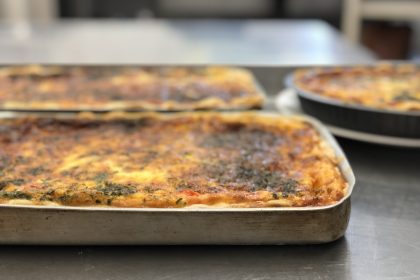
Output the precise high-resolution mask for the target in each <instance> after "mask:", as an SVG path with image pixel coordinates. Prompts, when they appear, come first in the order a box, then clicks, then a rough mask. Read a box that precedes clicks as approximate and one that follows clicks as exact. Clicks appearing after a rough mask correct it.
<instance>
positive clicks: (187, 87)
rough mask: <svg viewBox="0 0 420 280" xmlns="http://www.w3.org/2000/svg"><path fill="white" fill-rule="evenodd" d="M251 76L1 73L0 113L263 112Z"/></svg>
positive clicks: (173, 70) (65, 70)
mask: <svg viewBox="0 0 420 280" xmlns="http://www.w3.org/2000/svg"><path fill="white" fill-rule="evenodd" d="M263 102H264V95H263V93H262V92H261V90H260V89H259V88H258V86H257V84H256V81H255V79H254V77H253V75H252V74H251V73H250V72H249V71H247V70H245V69H242V68H234V67H128V66H126V67H123V66H121V67H119V66H110V67H100V66H83V67H77V66H39V65H33V66H13V67H3V68H0V109H7V110H35V111H36V110H40V111H44V110H68V111H115V110H145V111H172V110H173V111H178V110H200V109H248V108H261V107H262V105H263Z"/></svg>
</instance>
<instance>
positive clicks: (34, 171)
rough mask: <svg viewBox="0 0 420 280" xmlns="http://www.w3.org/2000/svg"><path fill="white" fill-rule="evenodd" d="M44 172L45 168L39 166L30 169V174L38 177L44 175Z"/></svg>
mask: <svg viewBox="0 0 420 280" xmlns="http://www.w3.org/2000/svg"><path fill="white" fill-rule="evenodd" d="M44 171H45V170H44V167H42V166H38V167H35V168H32V169H30V170H29V173H31V175H32V176H38V175H40V174H42V172H44Z"/></svg>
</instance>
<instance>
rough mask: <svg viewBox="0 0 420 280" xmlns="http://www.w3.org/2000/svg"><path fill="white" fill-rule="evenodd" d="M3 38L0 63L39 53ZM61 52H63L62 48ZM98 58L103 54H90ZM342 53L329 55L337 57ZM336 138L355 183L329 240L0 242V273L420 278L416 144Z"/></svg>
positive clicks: (268, 75) (272, 74)
mask: <svg viewBox="0 0 420 280" xmlns="http://www.w3.org/2000/svg"><path fill="white" fill-rule="evenodd" d="M1 28H3V27H0V29H1ZM2 32H4V30H3V31H1V32H0V34H4V33H2ZM297 36H298V35H297ZM104 40H105V39H104ZM296 40H298V39H296ZM7 44H8V43H7V42H5V40H4V37H3V39H2V40H1V42H0V60H3V59H5V58H7V59H8V60H3V62H6V61H9V62H11V61H13V62H16V61H19V59H21V58H22V57H24V58H25V59H26V60H25V59H24V60H22V62H23V61H28V60H31V59H30V58H33V57H38V58H39V59H41V58H42V56H38V55H39V54H36V53H35V54H34V53H31V51H30V50H28V49H25V50H21V49H17V50H15V49H13V48H12V49H11V50H8V49H7V48H5V47H4V46H5V45H7ZM10 45H13V43H10ZM63 47H65V46H63ZM28 48H29V49H32V48H34V49H37V47H36V46H31V47H28ZM14 51H15V52H16V53H13V52H14ZM91 51H92V50H91ZM60 52H62V54H61V58H65V54H66V53H69V49H67V51H64V50H61V51H60ZM68 55H69V57H71V58H72V59H73V60H72V61H69V62H72V63H80V62H83V61H81V60H77V59H76V58H77V55H75V54H68ZM45 56H46V57H44V58H42V59H45V60H43V62H59V61H58V60H57V59H56V58H57V56H54V55H52V54H45ZM86 56H87V55H86V54H84V55H82V57H84V58H85V57H86ZM99 57H101V58H103V57H102V56H97V57H96V59H99ZM118 57H120V56H118V55H116V57H115V58H114V59H117V58H118ZM120 58H121V57H120ZM69 59H70V58H69ZM341 59H344V58H341ZM341 59H338V60H337V61H336V62H337V63H339V62H343V61H341ZM359 59H362V58H361V57H359ZM102 62H107V61H106V60H105V61H102ZM119 62H121V63H124V62H126V61H119ZM137 62H138V61H137ZM300 62H302V61H300ZM353 62H357V61H356V58H355V60H354V61H353ZM225 63H228V62H227V61H226V62H225ZM296 63H297V62H296ZM323 63H326V62H325V61H324V62H323ZM343 63H344V62H343ZM258 64H260V63H258ZM251 69H252V70H254V71H255V73H256V75H257V76H258V78H259V79H260V81H261V83H262V85H263V86H264V87H265V88H266V89H267V90H268V92H269V93H270V94H274V93H275V92H276V91H277V90H279V89H280V88H281V85H282V77H283V76H284V74H285V73H286V72H288V71H290V69H285V68H278V67H263V68H251ZM339 142H340V144H341V145H342V147H343V149H344V151H345V152H346V153H347V155H348V158H349V160H350V163H351V164H352V166H353V168H354V171H355V174H356V177H357V181H358V182H357V184H356V187H355V190H354V192H353V196H352V203H353V209H352V215H351V220H350V226H349V228H348V231H347V233H346V235H345V237H344V238H342V239H340V240H338V241H336V242H333V243H330V244H324V245H309V246H308V245H305V246H213V247H208V246H206V247H203V246H191V247H180V246H178V247H165V246H161V247H154V246H152V247H38V246H34V247H19V246H0V279H34V280H35V279H101V280H103V279H139V278H141V279H279V278H281V279H420V150H418V149H417V150H414V149H401V148H391V147H385V146H377V145H371V144H364V143H360V142H355V141H350V140H344V139H339ZM0 219H1V217H0Z"/></svg>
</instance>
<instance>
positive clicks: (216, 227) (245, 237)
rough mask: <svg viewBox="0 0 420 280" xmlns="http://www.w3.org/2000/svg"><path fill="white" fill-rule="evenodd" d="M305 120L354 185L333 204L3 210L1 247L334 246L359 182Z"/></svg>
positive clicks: (325, 135)
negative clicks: (312, 205) (331, 242)
mask: <svg viewBox="0 0 420 280" xmlns="http://www.w3.org/2000/svg"><path fill="white" fill-rule="evenodd" d="M226 114H229V113H226ZM261 114H266V115H274V114H273V113H261ZM300 118H301V119H304V120H306V121H308V122H310V123H311V124H312V125H313V126H314V127H315V128H316V129H317V130H318V131H319V133H320V135H321V138H322V139H324V140H325V141H326V142H327V144H329V145H330V146H331V147H332V148H333V150H334V151H335V154H336V156H337V158H338V159H339V167H340V169H341V171H342V173H343V175H344V176H345V178H346V181H347V182H348V191H347V194H346V195H345V197H343V198H342V199H341V200H340V201H339V202H337V203H335V204H333V205H329V206H319V207H290V208H177V209H169V208H167V209H156V208H112V207H109V208H99V207H69V206H60V207H52V206H26V205H24V206H18V205H0V244H44V245H117V244H119V245H122V244H127V245H128V244H143V245H156V244H158V245H164V244H308V243H325V242H330V241H334V240H336V239H338V238H340V237H342V236H343V235H344V233H345V231H346V228H347V225H348V222H349V217H350V196H351V193H352V190H353V187H354V184H355V177H354V174H353V171H352V169H351V167H350V165H349V163H348V161H347V159H346V156H345V155H344V153H343V151H342V150H341V148H340V147H339V145H338V144H337V142H336V141H335V139H334V138H333V137H332V136H331V134H330V133H329V132H328V131H327V130H326V128H325V127H324V126H323V125H322V124H321V123H320V122H318V121H316V120H315V119H312V118H309V117H300Z"/></svg>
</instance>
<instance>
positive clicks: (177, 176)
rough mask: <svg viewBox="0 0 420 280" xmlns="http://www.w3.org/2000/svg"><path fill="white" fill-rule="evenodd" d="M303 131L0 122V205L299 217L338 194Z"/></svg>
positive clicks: (246, 119)
mask: <svg viewBox="0 0 420 280" xmlns="http://www.w3.org/2000/svg"><path fill="white" fill-rule="evenodd" d="M338 161H339V159H337V158H336V156H335V154H334V152H333V150H332V148H331V147H330V146H329V144H328V143H327V142H326V141H325V140H324V139H322V138H321V136H320V135H319V133H318V131H317V130H316V129H315V128H314V127H313V126H312V125H311V124H310V123H308V122H306V121H304V120H302V119H300V118H296V117H285V116H280V115H268V114H262V113H256V112H243V113H217V112H200V113H193V112H190V113H176V114H158V113H143V114H138V113H137V114H132V113H131V114H130V113H120V114H118V113H114V114H105V115H103V116H97V115H96V116H94V115H91V114H85V115H83V114H82V115H80V116H77V117H74V116H73V117H66V118H58V117H46V116H44V117H24V118H13V119H2V120H0V172H1V174H2V176H1V181H0V203H1V204H29V205H65V206H102V207H150V208H181V207H290V206H296V207H302V206H324V205H331V204H334V203H336V202H338V201H340V199H342V198H343V197H344V196H345V194H346V193H347V189H348V184H347V182H346V180H345V178H344V177H343V174H342V173H341V170H340V169H339V167H338V163H339V162H338Z"/></svg>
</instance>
